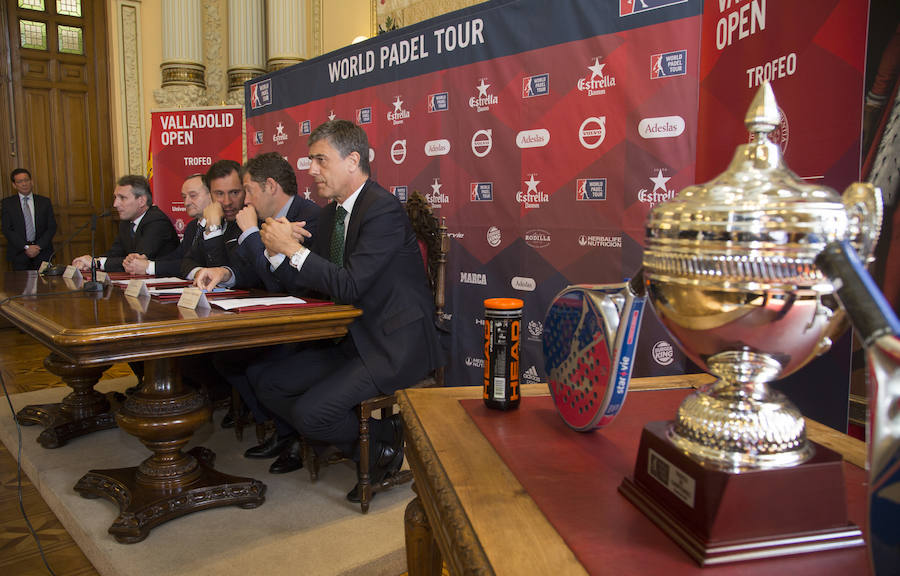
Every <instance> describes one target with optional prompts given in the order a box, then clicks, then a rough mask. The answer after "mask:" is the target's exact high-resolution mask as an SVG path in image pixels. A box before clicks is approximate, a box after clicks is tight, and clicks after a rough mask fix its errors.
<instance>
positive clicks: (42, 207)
mask: <svg viewBox="0 0 900 576" xmlns="http://www.w3.org/2000/svg"><path fill="white" fill-rule="evenodd" d="M9 179H10V180H12V183H13V186H14V187H15V189H16V192H17V194H15V195H13V196H9V197H8V198H4V199H3V203H2V210H3V214H2V220H3V235H4V236H6V258H7V260H9V261H10V262H11V263H12V269H13V270H36V269H37V268H39V267H40V265H41V262H43V261H45V260H50V258H51V257H52V256H53V236H54V235H55V234H56V219H55V218H54V217H53V206H52V205H51V204H50V199H49V198H47V197H46V196H40V195H38V194H34V193H33V192H32V189H33V187H34V184H33V182H32V180H31V172H29V171H28V170H26V169H25V168H16V169H15V170H13V171H12V173H11V174H10V175H9Z"/></svg>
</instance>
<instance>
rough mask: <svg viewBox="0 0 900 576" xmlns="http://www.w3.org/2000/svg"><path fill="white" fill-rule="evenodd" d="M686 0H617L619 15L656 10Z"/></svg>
mask: <svg viewBox="0 0 900 576" xmlns="http://www.w3.org/2000/svg"><path fill="white" fill-rule="evenodd" d="M684 2H687V0H619V16H629V15H631V14H639V13H641V12H646V11H647V10H656V9H657V8H663V7H665V6H672V5H674V4H683V3H684Z"/></svg>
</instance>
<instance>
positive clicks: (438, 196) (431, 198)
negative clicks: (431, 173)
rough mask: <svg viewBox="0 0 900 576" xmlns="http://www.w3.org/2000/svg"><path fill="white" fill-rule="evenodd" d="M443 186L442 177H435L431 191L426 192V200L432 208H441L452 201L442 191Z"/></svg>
mask: <svg viewBox="0 0 900 576" xmlns="http://www.w3.org/2000/svg"><path fill="white" fill-rule="evenodd" d="M441 186H443V184H441V179H440V178H435V179H434V182H433V183H432V184H431V193H430V194H425V200H426V201H427V202H428V203H429V204H431V207H432V208H440V207H441V206H443V205H444V204H447V203H449V202H450V197H449V196H447V195H446V194H444V193H443V192H441Z"/></svg>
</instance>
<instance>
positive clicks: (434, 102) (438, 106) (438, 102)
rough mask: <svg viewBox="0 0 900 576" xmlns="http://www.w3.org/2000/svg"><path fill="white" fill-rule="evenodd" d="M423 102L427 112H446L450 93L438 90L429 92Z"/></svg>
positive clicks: (448, 107) (448, 106)
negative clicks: (433, 92) (434, 92)
mask: <svg viewBox="0 0 900 576" xmlns="http://www.w3.org/2000/svg"><path fill="white" fill-rule="evenodd" d="M425 104H426V108H427V110H428V113H429V114H431V113H432V112H446V111H447V110H449V109H450V93H449V92H438V93H437V94H429V95H428V100H427V101H426V102H425Z"/></svg>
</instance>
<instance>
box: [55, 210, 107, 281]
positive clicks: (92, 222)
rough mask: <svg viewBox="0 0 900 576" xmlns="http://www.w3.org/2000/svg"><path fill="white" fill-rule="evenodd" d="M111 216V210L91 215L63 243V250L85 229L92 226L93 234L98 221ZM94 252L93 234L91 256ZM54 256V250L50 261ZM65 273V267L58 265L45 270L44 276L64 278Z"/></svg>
mask: <svg viewBox="0 0 900 576" xmlns="http://www.w3.org/2000/svg"><path fill="white" fill-rule="evenodd" d="M109 214H110V212H109V210H106V211H104V212H103V213H102V214H100V215H99V216H98V215H96V214H91V219H90V220H88V221H87V222H85V223H84V224H82V225H81V226H79V227H78V228H76V229H75V231H74V232H72V233H71V234H69V237H68V238H66V239H65V240H64V241H63V243H62V248H63V250H65V248H66V246H68V245H69V243H71V242H72V240H74V239H75V237H76V236H78V235H79V234H81V233H82V232H84V229H85V228H87V227H88V226H91V232H92V233H93V231H94V230H95V229H96V227H97V219H98V218H105V217H106V216H109ZM93 250H94V239H93V234H92V236H91V254H93ZM54 256H56V250H54V251H53V254H51V255H50V259H51V260H52V259H53V257H54ZM65 271H66V267H65V266H57V265H56V264H51V265H50V267H48V268H47V269H46V270H44V273H43V275H44V276H62V275H63V272H65Z"/></svg>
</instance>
